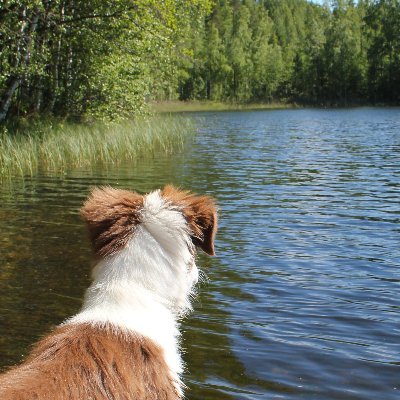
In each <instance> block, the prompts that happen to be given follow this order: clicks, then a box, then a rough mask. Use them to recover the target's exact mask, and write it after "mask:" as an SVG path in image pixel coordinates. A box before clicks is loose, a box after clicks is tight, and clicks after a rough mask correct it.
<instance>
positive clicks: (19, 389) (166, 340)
mask: <svg viewBox="0 0 400 400" xmlns="http://www.w3.org/2000/svg"><path fill="white" fill-rule="evenodd" d="M81 211H82V216H83V218H84V219H85V221H86V223H87V225H88V228H89V233H90V237H91V241H92V245H93V249H94V251H95V254H96V260H97V264H96V266H95V268H94V269H93V282H92V284H91V286H90V287H89V289H88V290H87V292H86V296H85V300H84V304H83V307H82V310H81V311H80V312H79V313H78V314H76V315H75V316H73V317H72V318H71V319H69V320H67V321H66V322H65V323H64V324H62V325H61V326H59V327H58V328H56V329H55V331H54V332H53V333H52V334H50V335H49V336H47V337H45V338H44V339H43V340H42V341H40V342H39V343H38V344H37V345H36V346H35V347H34V349H33V351H32V353H31V354H30V356H29V357H28V358H27V359H26V361H25V362H24V363H23V364H21V365H20V366H19V367H16V368H14V369H11V370H9V371H8V372H6V373H5V374H4V375H2V376H0V400H44V399H48V400H178V399H181V398H182V396H183V394H182V392H183V390H182V386H183V385H182V383H181V380H180V374H181V373H182V369H183V368H182V361H181V358H180V354H179V346H178V336H179V331H178V318H179V317H180V316H181V315H183V314H184V313H185V312H186V311H187V310H190V296H191V293H192V288H193V285H194V284H195V283H196V282H197V280H198V270H197V267H196V265H195V246H198V247H200V248H201V249H203V250H204V251H205V252H206V253H208V254H210V255H213V254H214V236H215V231H216V223H217V216H216V211H215V205H214V202H213V200H212V199H210V198H208V197H207V196H195V195H192V194H190V193H189V192H183V191H180V190H177V189H175V188H173V187H170V186H167V187H166V188H164V190H163V191H161V190H157V191H154V192H152V193H150V194H148V195H144V196H143V195H140V194H138V193H134V192H129V191H126V190H117V189H112V188H103V189H95V190H94V191H93V192H92V195H91V196H90V197H89V199H88V200H87V201H86V203H85V204H84V207H83V208H82V210H81Z"/></svg>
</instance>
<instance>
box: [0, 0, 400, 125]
mask: <svg viewBox="0 0 400 400" xmlns="http://www.w3.org/2000/svg"><path fill="white" fill-rule="evenodd" d="M177 98H179V99H181V100H187V99H200V100H218V101H229V102H254V101H255V102H272V101H280V102H299V103H304V104H326V105H330V104H332V105H346V104H351V103H362V102H369V103H385V104H399V103H400V0H359V1H358V2H355V1H352V0H334V1H330V2H326V4H324V5H318V4H315V3H312V2H309V1H306V0H258V1H257V0H231V1H229V0H215V1H212V0H185V1H182V0H164V1H159V0H136V1H134V0H116V1H113V2H107V1H104V0H85V1H77V0H28V1H21V0H2V1H0V122H1V121H4V120H5V119H7V118H12V117H15V116H17V117H18V116H30V115H37V114H39V115H43V114H49V115H60V116H65V115H76V116H82V115H90V116H94V117H101V118H115V117H127V116H130V115H133V114H138V113H141V112H143V111H144V109H145V105H146V103H147V102H148V101H149V100H163V99H177Z"/></svg>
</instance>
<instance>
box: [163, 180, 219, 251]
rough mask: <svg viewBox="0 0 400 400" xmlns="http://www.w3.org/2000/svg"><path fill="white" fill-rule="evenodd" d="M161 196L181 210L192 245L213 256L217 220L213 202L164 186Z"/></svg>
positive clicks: (209, 199) (204, 197)
mask: <svg viewBox="0 0 400 400" xmlns="http://www.w3.org/2000/svg"><path fill="white" fill-rule="evenodd" d="M162 196H163V197H164V198H165V199H166V200H167V201H169V202H171V203H172V204H174V205H176V206H178V207H179V208H180V209H181V210H182V212H183V214H184V216H185V218H186V221H187V223H188V225H189V227H190V230H191V236H192V240H193V243H194V244H195V245H196V246H198V247H200V248H201V249H202V250H203V251H205V252H206V253H207V254H209V255H211V256H213V255H215V250H214V238H215V234H216V231H217V222H218V219H217V212H216V206H215V202H214V200H213V199H212V198H211V197H208V196H197V195H195V194H192V193H190V192H188V191H185V190H180V189H177V188H175V187H173V186H171V185H168V186H165V188H164V189H163V191H162Z"/></svg>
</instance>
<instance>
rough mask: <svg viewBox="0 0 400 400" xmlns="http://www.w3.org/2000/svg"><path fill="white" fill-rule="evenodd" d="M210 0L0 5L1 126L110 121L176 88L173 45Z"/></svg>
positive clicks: (41, 0)
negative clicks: (59, 119) (23, 120)
mask: <svg viewBox="0 0 400 400" xmlns="http://www.w3.org/2000/svg"><path fill="white" fill-rule="evenodd" d="M210 4H211V3H210V1H209V0H185V1H181V0H164V1H159V0H115V1H104V0H84V1H78V0H26V1H22V0H1V1H0V122H1V121H4V120H5V119H6V118H10V117H13V116H30V115H35V114H40V115H43V114H50V115H61V116H63V115H76V116H81V115H93V116H95V117H105V118H115V117H117V116H128V115H132V113H133V114H137V113H140V112H142V111H143V107H144V105H145V100H146V99H147V98H149V97H150V96H151V95H153V96H154V95H155V96H158V94H159V93H164V92H169V91H171V88H170V85H171V84H172V82H174V84H175V85H176V80H175V75H176V74H175V71H176V65H177V62H176V54H177V53H176V44H177V43H179V40H180V38H181V37H185V36H187V31H188V29H190V23H191V21H192V20H199V19H203V18H204V16H205V15H206V14H209V12H210V10H211V8H210V7H211V6H210Z"/></svg>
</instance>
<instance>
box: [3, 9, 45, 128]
mask: <svg viewBox="0 0 400 400" xmlns="http://www.w3.org/2000/svg"><path fill="white" fill-rule="evenodd" d="M22 17H23V18H24V20H25V22H26V24H25V25H23V27H22V29H21V31H22V32H21V33H22V38H21V43H20V44H21V45H22V46H23V48H22V49H21V50H20V56H19V57H18V55H17V56H16V57H15V62H14V65H13V67H14V69H16V68H18V67H19V66H21V68H22V69H24V67H26V65H27V64H28V63H29V59H30V56H31V53H30V47H31V43H32V40H33V35H34V33H35V31H36V28H37V24H38V21H39V13H38V12H37V11H34V13H33V16H32V18H31V20H30V22H29V23H27V21H28V18H27V16H26V9H24V10H23V11H22ZM25 32H26V33H25ZM18 47H21V46H20V45H18ZM22 78H23V72H20V73H19V74H17V75H10V76H9V78H8V79H7V83H6V88H5V90H4V92H3V95H2V97H1V99H0V122H2V121H4V120H5V119H6V116H7V113H8V110H9V108H10V105H11V101H12V98H13V95H14V93H15V91H16V90H17V88H18V87H19V85H20V84H21V82H22Z"/></svg>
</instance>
